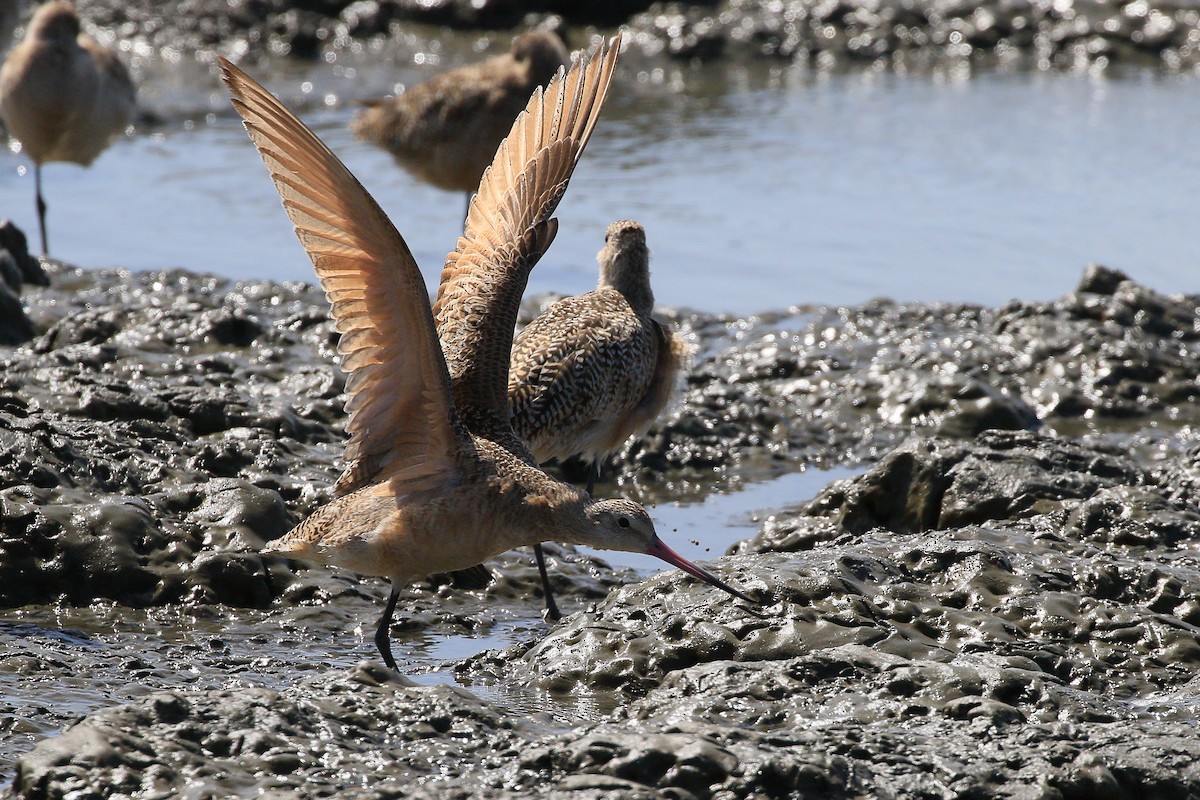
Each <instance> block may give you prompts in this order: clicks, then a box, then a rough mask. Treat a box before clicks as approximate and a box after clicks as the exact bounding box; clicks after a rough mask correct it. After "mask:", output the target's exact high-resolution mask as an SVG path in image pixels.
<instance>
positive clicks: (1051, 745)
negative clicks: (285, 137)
mask: <svg viewBox="0 0 1200 800" xmlns="http://www.w3.org/2000/svg"><path fill="white" fill-rule="evenodd" d="M48 271H49V275H50V279H51V286H50V287H48V288H35V287H26V288H25V290H24V294H23V301H24V303H25V305H26V307H27V308H28V311H29V315H30V318H31V320H32V321H33V323H34V327H35V329H36V331H37V332H38V333H37V336H36V337H35V339H34V340H33V341H32V342H30V343H29V344H27V345H24V346H20V347H8V348H6V349H5V350H4V351H3V359H4V371H3V379H2V380H3V385H4V390H5V391H4V397H5V399H4V403H3V405H2V406H0V474H2V475H3V485H4V486H5V487H6V488H4V489H3V490H0V511H2V512H3V513H2V516H0V524H2V539H0V551H2V553H3V558H0V578H3V580H0V587H3V592H2V593H0V599H2V601H3V603H4V605H5V606H6V607H7V608H9V609H10V611H9V612H8V614H6V621H5V624H4V625H2V626H0V638H2V639H3V641H4V648H3V651H4V655H3V656H2V657H0V680H3V685H4V686H5V692H4V695H5V699H4V701H3V704H2V705H0V732H2V733H0V745H2V746H3V749H4V753H5V756H6V759H5V760H6V761H9V759H12V761H11V762H10V763H12V765H13V766H12V768H13V770H14V772H13V773H10V774H15V776H16V784H15V787H14V788H13V790H12V794H13V795H14V796H18V797H24V798H41V797H61V796H65V794H66V793H68V792H78V794H77V795H73V796H79V797H93V796H94V797H101V796H105V795H106V794H107V793H111V792H112V791H123V792H126V793H128V794H130V795H131V796H137V797H150V796H156V794H158V793H160V792H164V791H173V790H174V789H178V788H179V787H182V786H184V785H185V784H190V785H199V786H203V787H207V788H204V789H203V790H200V791H201V794H200V795H198V796H213V797H216V796H228V795H246V796H249V795H251V794H254V793H257V792H258V791H260V790H268V791H274V792H282V793H283V795H281V796H292V794H295V793H297V792H314V791H316V792H319V793H322V794H328V795H331V796H337V795H346V796H348V795H349V794H350V793H353V794H354V795H355V796H363V794H364V793H365V794H366V796H378V797H383V796H388V795H389V793H394V792H395V791H405V792H410V791H411V792H415V795H414V796H430V797H434V796H436V797H468V796H487V797H513V796H563V795H564V794H569V795H570V796H578V797H587V798H592V797H597V798H598V797H612V796H627V797H642V796H644V797H654V796H664V795H663V794H662V793H664V792H666V793H668V795H669V796H676V797H679V796H689V795H690V796H693V797H703V798H707V797H720V798H725V797H759V796H775V795H778V794H780V793H782V794H787V793H793V792H803V791H822V792H824V793H825V794H826V795H827V796H831V797H847V798H849V797H857V796H862V795H863V793H876V794H877V793H881V792H894V793H901V794H906V795H908V796H915V797H924V796H940V795H941V793H942V792H944V791H950V790H953V791H955V792H956V793H962V792H968V793H970V792H983V793H985V794H987V795H988V796H995V797H1028V796H1044V797H1056V796H1071V794H1072V793H1079V792H1085V793H1086V792H1093V791H1099V790H1100V789H1104V790H1105V791H1107V792H1109V796H1113V797H1136V796H1141V795H1144V794H1145V793H1147V792H1149V793H1152V794H1155V796H1164V797H1168V796H1180V797H1184V796H1188V795H1189V794H1190V793H1195V792H1196V791H1198V790H1200V773H1197V770H1196V768H1195V766H1194V765H1195V764H1196V763H1200V758H1197V756H1198V755H1200V752H1197V751H1198V749H1200V746H1198V745H1196V743H1195V741H1194V737H1193V736H1191V734H1190V731H1191V730H1192V729H1193V727H1194V725H1195V722H1196V720H1195V702H1194V696H1195V689H1196V687H1197V686H1200V672H1198V670H1200V612H1198V611H1197V606H1196V604H1195V601H1194V600H1193V599H1192V598H1194V597H1195V596H1196V594H1197V592H1198V591H1200V565H1198V564H1197V558H1196V556H1195V543H1196V541H1197V540H1198V538H1200V514H1197V512H1195V511H1194V509H1195V508H1196V505H1197V503H1196V501H1197V499H1198V498H1197V492H1200V482H1198V481H1197V479H1196V477H1195V476H1196V474H1197V473H1196V466H1195V459H1196V456H1195V453H1196V452H1197V449H1196V444H1197V442H1196V439H1197V435H1196V430H1197V426H1196V419H1195V417H1196V411H1195V403H1196V399H1197V394H1198V393H1200V387H1198V386H1197V383H1196V378H1195V375H1196V374H1200V332H1198V331H1200V298H1196V297H1185V296H1172V295H1164V294H1161V293H1158V292H1156V291H1154V290H1152V289H1150V288H1148V287H1144V286H1141V285H1139V284H1137V283H1136V282H1134V281H1131V280H1128V279H1127V278H1126V277H1125V276H1124V275H1122V274H1121V273H1118V272H1115V271H1113V270H1107V269H1104V268H1090V269H1089V270H1088V271H1086V273H1085V274H1084V276H1083V278H1082V280H1081V283H1080V286H1079V288H1078V290H1077V291H1075V292H1073V293H1071V294H1068V295H1066V296H1064V297H1062V298H1060V299H1058V300H1056V301H1053V302H1049V303H1021V302H1013V303H1010V304H1008V305H1006V306H1004V307H1001V308H994V309H993V308H986V307H981V306H966V305H946V304H916V303H910V304H895V303H890V302H886V301H879V302H874V303H870V304H866V305H862V306H848V307H806V308H796V309H793V310H791V311H785V312H779V313H773V314H763V315H758V316H753V317H747V318H734V317H728V316H721V315H705V314H697V313H690V312H671V311H669V310H666V311H665V314H666V316H668V318H670V319H671V320H672V321H673V322H674V324H676V325H677V326H679V327H680V328H681V329H682V330H684V331H685V332H686V333H687V334H688V335H689V336H691V337H693V339H694V341H696V342H697V344H698V345H699V347H700V350H699V355H698V357H697V359H696V362H695V364H694V365H693V366H692V368H691V370H690V372H689V375H688V378H687V385H686V389H685V392H684V395H683V397H682V399H681V402H680V404H679V405H678V407H677V408H676V410H675V411H674V412H673V413H672V414H670V415H668V416H667V417H666V418H665V419H664V420H663V421H662V422H661V423H660V424H658V425H656V426H655V427H654V429H652V431H651V432H650V434H649V436H648V437H647V438H646V439H645V440H644V441H643V442H640V443H636V444H633V445H631V446H630V447H629V448H628V449H626V451H624V452H623V453H622V454H620V456H619V457H618V458H617V459H616V460H615V462H614V464H613V465H612V468H611V469H612V472H613V474H619V475H621V476H623V477H622V479H621V481H620V485H619V486H618V485H612V484H609V485H606V486H605V487H603V489H602V491H604V492H606V493H609V494H616V493H625V494H629V495H631V496H633V497H635V498H637V499H640V500H643V501H645V502H647V503H649V504H652V505H659V504H663V503H669V502H671V501H673V500H679V499H685V498H688V497H696V496H704V495H706V494H708V493H710V492H713V491H718V490H721V489H722V488H724V487H730V486H733V485H736V484H737V483H739V482H754V481H756V480H765V479H768V478H770V477H771V476H774V475H779V474H783V473H786V472H788V471H790V470H795V469H801V468H804V467H806V466H812V465H819V464H822V463H825V464H841V465H847V466H852V465H861V468H862V469H863V470H865V472H863V474H861V475H859V476H857V477H853V478H850V479H845V480H840V481H837V482H834V483H833V484H830V485H829V486H828V487H827V488H826V489H825V490H824V491H822V492H821V493H820V494H819V495H818V496H817V497H816V498H815V499H814V500H812V501H811V502H807V503H801V501H804V500H805V498H800V497H797V498H792V497H778V498H777V502H776V503H775V504H774V505H775V507H776V510H775V511H774V512H773V513H772V514H770V515H769V516H768V518H766V519H765V520H764V521H763V525H762V531H761V533H760V535H759V536H758V537H756V538H755V539H753V540H752V541H749V542H746V543H743V544H741V545H738V546H736V547H735V550H736V551H737V554H736V555H731V556H727V557H724V558H719V559H716V560H714V561H712V562H711V563H710V566H711V567H712V569H713V570H714V571H716V572H718V573H719V574H721V575H722V576H723V577H726V578H728V579H729V580H731V581H734V582H736V583H737V584H738V585H739V586H743V587H745V588H746V590H747V591H749V592H750V593H752V594H754V595H756V596H759V597H761V598H762V600H763V602H764V607H763V609H762V610H761V611H754V610H747V609H745V608H742V607H741V606H740V604H732V603H728V602H726V601H725V599H724V598H723V597H718V596H717V594H716V593H714V592H711V591H709V590H708V589H707V588H705V587H703V586H700V585H698V584H696V583H695V582H693V581H690V580H689V579H687V578H686V577H685V576H682V575H679V574H673V573H664V574H661V575H658V576H655V577H653V578H651V579H649V580H645V581H640V582H639V581H638V580H637V578H636V576H634V575H632V574H631V573H629V572H628V571H625V572H613V571H610V570H609V569H608V568H607V567H606V566H605V564H604V562H603V561H601V560H598V559H595V558H591V557H589V556H585V555H583V554H576V553H574V552H573V551H572V550H570V549H569V548H561V549H559V548H555V549H553V550H552V553H551V557H552V562H553V567H554V575H555V580H556V590H557V591H558V592H559V593H560V595H561V596H562V598H563V600H564V603H565V604H566V606H567V607H568V608H569V609H570V610H571V611H573V612H575V613H573V614H572V615H571V616H569V617H568V618H567V619H566V620H564V621H563V622H562V623H560V624H558V625H555V626H547V625H545V624H544V623H542V622H540V620H539V616H538V615H539V611H540V598H539V597H538V592H537V588H536V587H537V585H538V584H537V580H536V573H535V572H534V567H533V565H532V562H531V560H530V559H529V558H528V556H527V555H526V554H520V553H513V554H506V555H505V556H502V557H500V558H499V559H497V561H496V563H495V564H494V567H495V569H494V570H493V571H494V572H495V573H496V574H497V577H498V580H497V582H495V583H494V584H493V585H492V586H490V587H488V588H487V589H485V590H480V591H463V590H456V589H452V588H450V587H424V586H422V587H418V588H416V589H414V591H412V592H411V593H410V594H409V595H406V597H405V599H404V604H405V606H406V611H405V613H404V614H403V615H402V618H403V622H402V624H401V625H398V626H397V630H396V632H395V633H396V644H395V649H396V651H397V654H398V655H401V660H402V662H403V664H404V666H405V667H406V669H411V670H412V672H413V674H414V676H415V677H417V679H418V680H419V681H422V682H425V681H427V680H433V681H435V682H440V681H442V680H445V679H446V678H448V677H450V676H453V678H454V680H455V681H456V682H457V684H458V685H459V686H460V687H467V689H468V690H470V689H474V690H475V691H476V692H478V694H479V696H478V697H475V696H472V695H471V694H469V693H468V692H465V691H464V690H463V689H459V688H449V687H437V686H428V685H417V686H410V685H408V683H407V682H406V681H404V680H400V679H396V678H392V677H390V676H388V675H386V674H385V673H384V671H382V670H381V669H380V668H379V667H378V665H377V664H375V663H374V662H367V663H363V664H360V663H359V661H360V659H362V658H368V659H370V658H371V657H372V653H371V647H370V642H369V638H370V631H369V628H370V620H371V619H373V618H374V615H375V614H377V611H378V602H379V599H380V597H381V596H382V594H383V593H384V591H385V590H384V588H383V586H382V584H378V583H377V582H374V581H364V580H361V579H358V578H356V577H355V576H352V575H347V574H338V573H331V572H329V571H326V570H322V569H306V568H304V567H302V566H301V565H298V564H297V565H293V564H288V563H287V562H284V561H281V560H278V559H263V558H261V557H260V556H259V555H258V554H257V549H258V548H259V547H260V546H261V544H262V543H263V542H264V541H266V540H268V539H270V538H273V537H275V536H278V535H280V534H281V533H282V532H283V531H284V530H286V529H287V528H288V527H289V526H290V525H291V524H294V523H295V522H296V521H297V520H298V519H299V518H300V517H301V516H302V515H303V514H305V513H307V511H309V510H310V509H311V508H313V507H314V506H315V505H316V504H318V503H320V502H321V501H322V500H323V499H324V498H325V497H326V495H327V494H328V491H329V488H328V487H329V485H330V484H331V482H332V481H333V479H334V478H335V477H336V474H337V471H338V467H337V461H336V459H337V456H338V453H339V451H340V441H341V436H342V433H341V412H340V404H341V388H342V385H343V384H342V379H341V376H340V375H339V373H338V372H337V371H336V370H335V368H334V367H333V359H332V344H333V333H332V329H331V327H330V325H329V323H328V320H327V319H326V317H325V309H324V300H323V298H322V297H321V296H320V294H319V292H318V291H317V290H316V289H315V288H313V287H312V286H309V285H304V284H275V283H271V282H267V281H243V282H237V283H234V282H231V281H227V280H223V279H219V278H215V277H212V276H205V275H198V274H192V273H186V272H183V271H169V272H158V273H128V272H123V271H87V270H79V269H76V268H73V267H68V266H65V265H51V266H50V269H49V270H48ZM535 305H536V304H533V303H531V304H530V306H529V308H527V309H526V312H525V317H526V318H528V316H529V315H530V314H531V313H533V310H534V306H535ZM692 533H693V532H689V531H682V530H681V531H678V532H675V533H673V534H672V536H673V537H676V539H677V540H681V539H685V538H687V537H688V536H689V535H690V534H692ZM73 607H78V609H79V610H78V611H76V610H73ZM364 627H365V628H366V629H367V630H366V632H365V633H364V632H363V628H364ZM464 637H465V638H464ZM476 637H478V638H477V644H475V645H473V644H472V642H473V641H476ZM448 641H459V642H460V643H461V646H462V647H463V649H461V650H458V651H456V652H450V651H447V650H440V651H439V650H438V648H439V647H441V646H442V645H441V644H440V643H445V642H448ZM459 646H460V645H455V647H459ZM430 648H432V649H430ZM406 649H411V653H412V655H411V658H410V657H405V656H403V655H402V654H403V653H405V651H406ZM422 653H424V654H425V655H422ZM422 674H425V675H426V676H427V677H426V678H422ZM505 687H514V688H516V689H519V690H520V691H518V692H517V693H516V694H513V693H511V692H508V690H506V688H505ZM506 692H507V693H506ZM480 697H482V698H488V699H482V700H481V699H479V698H480ZM78 715H82V717H81V718H77V717H78ZM331 765H332V766H331ZM414 776H424V777H423V778H421V779H420V781H418V783H420V784H421V785H420V786H416V785H414V783H413V778H414ZM197 782H198V783H197ZM172 787H174V789H173V788H172ZM685 792H686V793H688V794H684V793H685ZM1056 792H1057V794H1056ZM289 793H291V794H289Z"/></svg>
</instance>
